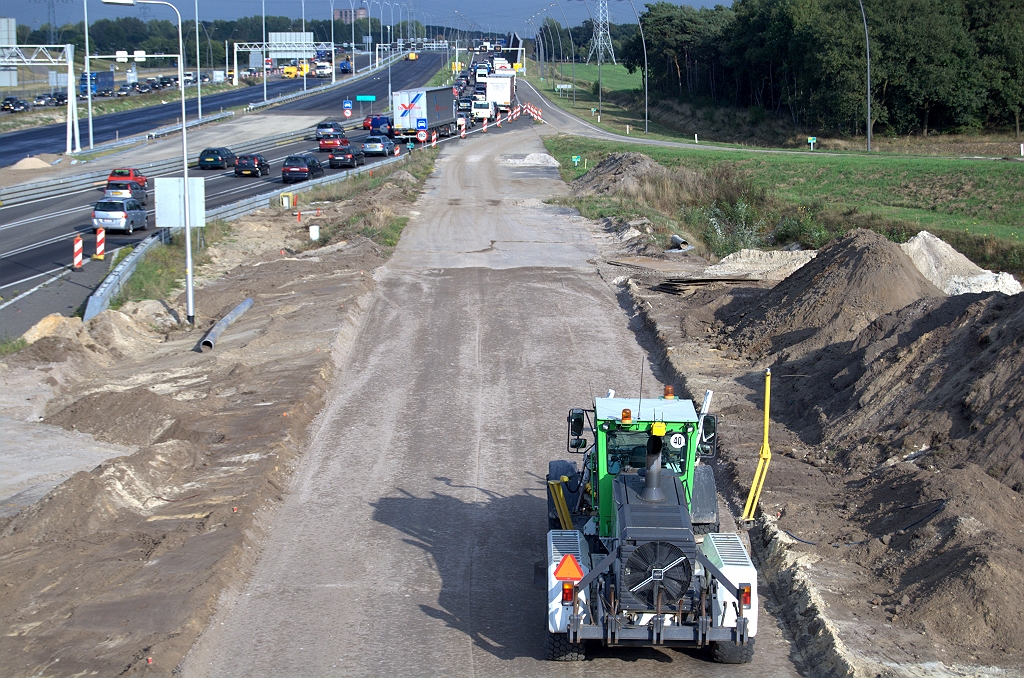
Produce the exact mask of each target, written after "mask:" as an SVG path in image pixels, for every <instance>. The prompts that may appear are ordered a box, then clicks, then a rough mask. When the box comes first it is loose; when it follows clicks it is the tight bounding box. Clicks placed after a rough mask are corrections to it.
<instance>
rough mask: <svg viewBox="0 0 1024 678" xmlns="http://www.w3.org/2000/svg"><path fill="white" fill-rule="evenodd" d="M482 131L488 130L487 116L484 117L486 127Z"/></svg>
mask: <svg viewBox="0 0 1024 678" xmlns="http://www.w3.org/2000/svg"><path fill="white" fill-rule="evenodd" d="M481 131H483V132H486V131H487V118H484V128H483V130H481Z"/></svg>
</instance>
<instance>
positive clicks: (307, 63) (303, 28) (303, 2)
mask: <svg viewBox="0 0 1024 678" xmlns="http://www.w3.org/2000/svg"><path fill="white" fill-rule="evenodd" d="M302 39H303V40H305V39H306V0H302ZM303 45H305V43H303ZM302 53H303V54H305V53H306V51H305V50H303V51H302ZM305 62H306V63H305V64H303V66H302V91H303V92H305V91H306V71H307V70H309V57H306V58H305Z"/></svg>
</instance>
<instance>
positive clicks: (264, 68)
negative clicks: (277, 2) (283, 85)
mask: <svg viewBox="0 0 1024 678" xmlns="http://www.w3.org/2000/svg"><path fill="white" fill-rule="evenodd" d="M262 4H263V100H264V101H266V100H267V0H262Z"/></svg>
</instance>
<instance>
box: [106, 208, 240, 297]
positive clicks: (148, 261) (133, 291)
mask: <svg viewBox="0 0 1024 678" xmlns="http://www.w3.org/2000/svg"><path fill="white" fill-rule="evenodd" d="M230 232H231V224H230V223H229V222H226V221H212V222H207V224H206V227H205V241H206V246H207V247H209V246H211V245H214V244H216V243H218V242H220V241H221V240H223V239H224V238H225V237H226V236H227V235H228V234H229V233H230ZM198 238H199V232H198V229H195V230H193V231H192V259H193V266H202V265H203V264H204V263H206V261H207V255H206V250H205V248H204V249H199V242H198ZM119 254H120V253H119ZM125 256H127V253H126V254H125ZM184 280H185V234H184V233H182V232H178V233H177V234H175V235H174V237H173V238H172V239H171V242H170V244H168V245H163V246H159V247H153V248H151V249H150V250H149V251H148V252H147V253H146V257H145V258H144V259H143V260H142V261H140V262H139V264H138V266H136V267H135V272H134V273H133V274H132V277H131V278H129V279H128V283H127V284H126V285H125V286H124V287H123V288H122V289H121V293H120V294H119V295H118V296H117V297H116V298H115V299H113V300H112V301H111V303H110V308H114V309H116V308H120V307H121V306H123V305H124V304H125V303H127V302H129V301H141V300H143V299H167V298H168V297H169V296H171V295H172V294H173V293H175V292H177V291H178V290H179V289H180V288H181V286H182V284H183V282H184Z"/></svg>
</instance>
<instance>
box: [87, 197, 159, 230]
mask: <svg viewBox="0 0 1024 678" xmlns="http://www.w3.org/2000/svg"><path fill="white" fill-rule="evenodd" d="M92 227H93V229H94V230H95V229H97V228H103V229H111V228H112V229H115V230H120V231H124V232H125V233H127V234H128V235H131V233H132V231H134V230H135V229H136V228H137V229H139V230H140V231H145V230H147V229H148V228H149V217H148V215H147V214H146V208H145V207H143V206H142V205H141V204H140V203H139V201H138V200H135V199H134V198H115V199H111V200H100V201H99V202H98V203H96V206H95V207H93V209H92Z"/></svg>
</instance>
